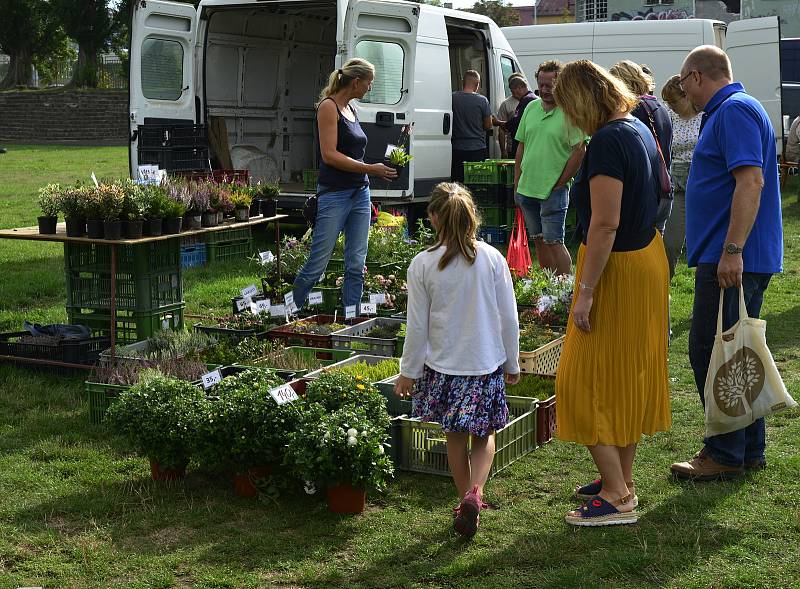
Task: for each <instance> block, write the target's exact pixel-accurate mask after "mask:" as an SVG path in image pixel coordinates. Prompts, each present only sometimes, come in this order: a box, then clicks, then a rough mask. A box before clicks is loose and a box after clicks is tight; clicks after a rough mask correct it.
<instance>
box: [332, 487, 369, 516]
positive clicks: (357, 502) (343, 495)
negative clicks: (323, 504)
mask: <svg viewBox="0 0 800 589" xmlns="http://www.w3.org/2000/svg"><path fill="white" fill-rule="evenodd" d="M327 497H328V509H329V510H330V511H332V512H333V513H361V512H363V511H364V506H365V504H366V501H367V492H366V491H365V490H364V489H356V488H355V487H352V486H350V485H336V486H334V487H328V490H327Z"/></svg>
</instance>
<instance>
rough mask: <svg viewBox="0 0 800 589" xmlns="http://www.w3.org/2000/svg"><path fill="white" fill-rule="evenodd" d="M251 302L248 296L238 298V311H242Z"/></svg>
mask: <svg viewBox="0 0 800 589" xmlns="http://www.w3.org/2000/svg"><path fill="white" fill-rule="evenodd" d="M249 304H250V299H249V298H248V297H244V298H241V299H236V312H237V313H241V312H242V311H244V310H245V309H246V308H247V306H248V305H249Z"/></svg>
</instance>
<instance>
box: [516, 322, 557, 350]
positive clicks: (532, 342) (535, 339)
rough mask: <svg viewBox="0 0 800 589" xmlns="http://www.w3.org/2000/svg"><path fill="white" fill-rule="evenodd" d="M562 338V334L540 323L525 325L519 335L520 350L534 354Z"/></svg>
mask: <svg viewBox="0 0 800 589" xmlns="http://www.w3.org/2000/svg"><path fill="white" fill-rule="evenodd" d="M559 337H561V334H560V333H558V332H555V331H553V330H552V329H550V328H548V327H544V326H542V325H539V324H538V323H525V324H523V325H522V329H521V330H520V333H519V349H520V350H522V351H525V352H532V351H534V350H536V349H538V348H541V347H542V346H543V345H545V344H549V343H550V342H552V341H553V340H556V339H558V338H559Z"/></svg>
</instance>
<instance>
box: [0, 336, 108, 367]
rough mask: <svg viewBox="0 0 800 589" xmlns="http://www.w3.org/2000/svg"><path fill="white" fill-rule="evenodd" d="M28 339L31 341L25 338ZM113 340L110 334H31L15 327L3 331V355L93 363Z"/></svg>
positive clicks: (0, 344)
mask: <svg viewBox="0 0 800 589" xmlns="http://www.w3.org/2000/svg"><path fill="white" fill-rule="evenodd" d="M25 339H29V340H31V341H23V340H25ZM32 340H35V341H32ZM110 343H111V340H109V338H107V337H92V338H89V339H83V340H75V339H65V338H54V337H52V338H51V337H41V338H38V337H37V338H31V334H30V333H28V332H27V331H14V332H8V333H2V334H0V355H2V356H16V357H18V358H31V359H37V360H52V361H55V362H65V363H67V364H83V365H86V366H91V365H93V364H95V363H96V362H97V359H98V358H99V357H100V352H102V351H103V350H104V349H106V348H107V347H108V346H109V345H110Z"/></svg>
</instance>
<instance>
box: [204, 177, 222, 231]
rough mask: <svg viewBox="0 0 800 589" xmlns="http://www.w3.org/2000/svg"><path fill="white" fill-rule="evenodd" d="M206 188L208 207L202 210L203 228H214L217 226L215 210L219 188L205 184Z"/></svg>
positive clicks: (217, 220)
mask: <svg viewBox="0 0 800 589" xmlns="http://www.w3.org/2000/svg"><path fill="white" fill-rule="evenodd" d="M206 187H207V188H208V205H207V206H206V207H205V208H204V209H203V227H216V226H217V225H219V217H218V216H217V208H218V207H219V190H220V188H219V186H218V185H217V184H213V183H211V182H206Z"/></svg>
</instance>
